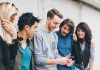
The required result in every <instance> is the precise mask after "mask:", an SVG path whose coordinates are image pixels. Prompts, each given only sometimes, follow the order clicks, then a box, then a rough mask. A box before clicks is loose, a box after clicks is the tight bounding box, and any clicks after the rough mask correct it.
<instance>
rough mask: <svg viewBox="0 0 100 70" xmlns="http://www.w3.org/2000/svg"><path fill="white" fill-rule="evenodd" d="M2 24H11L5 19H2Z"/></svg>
mask: <svg viewBox="0 0 100 70" xmlns="http://www.w3.org/2000/svg"><path fill="white" fill-rule="evenodd" d="M2 21H3V22H5V23H8V24H12V23H11V22H10V21H9V20H7V19H2Z"/></svg>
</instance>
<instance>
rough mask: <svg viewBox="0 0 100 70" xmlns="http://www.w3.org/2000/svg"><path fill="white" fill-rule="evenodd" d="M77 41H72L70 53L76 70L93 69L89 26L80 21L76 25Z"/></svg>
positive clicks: (92, 44) (92, 50) (92, 47)
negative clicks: (72, 45)
mask: <svg viewBox="0 0 100 70" xmlns="http://www.w3.org/2000/svg"><path fill="white" fill-rule="evenodd" d="M75 33H76V36H77V41H74V47H73V50H72V55H73V56H74V57H75V65H76V67H77V69H76V70H93V62H94V42H93V40H92V33H91V30H90V28H89V26H88V25H87V24H86V23H85V22H80V23H79V24H78V25H77V27H76V32H75Z"/></svg>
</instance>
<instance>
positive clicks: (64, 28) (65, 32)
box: [61, 24, 70, 36]
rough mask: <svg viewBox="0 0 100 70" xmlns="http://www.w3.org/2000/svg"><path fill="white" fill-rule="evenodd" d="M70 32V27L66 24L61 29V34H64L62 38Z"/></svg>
mask: <svg viewBox="0 0 100 70" xmlns="http://www.w3.org/2000/svg"><path fill="white" fill-rule="evenodd" d="M69 32H70V29H69V27H68V26H67V24H64V25H63V26H62V27H61V34H62V36H66V35H67V34H68V33H69Z"/></svg>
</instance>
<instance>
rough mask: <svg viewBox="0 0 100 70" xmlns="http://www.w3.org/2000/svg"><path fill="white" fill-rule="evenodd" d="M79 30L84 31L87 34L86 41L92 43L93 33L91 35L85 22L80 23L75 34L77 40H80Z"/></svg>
mask: <svg viewBox="0 0 100 70" xmlns="http://www.w3.org/2000/svg"><path fill="white" fill-rule="evenodd" d="M78 29H82V30H83V31H84V32H85V41H87V42H90V41H91V38H92V33H91V30H90V28H89V26H88V24H87V23H85V22H80V23H79V24H78V25H77V27H76V31H75V33H76V36H77V38H78V39H79V37H78V35H77V30H78Z"/></svg>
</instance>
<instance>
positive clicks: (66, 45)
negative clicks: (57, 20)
mask: <svg viewBox="0 0 100 70" xmlns="http://www.w3.org/2000/svg"><path fill="white" fill-rule="evenodd" d="M73 32H74V22H73V21H72V20H71V19H65V20H64V21H62V22H61V24H60V26H59V31H57V32H56V33H57V36H58V45H57V49H58V53H59V55H60V56H62V57H66V56H70V55H71V52H72V47H73V36H72V35H73ZM70 68H71V67H68V66H66V65H57V70H70ZM73 69H74V67H73V68H72V70H73Z"/></svg>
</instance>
